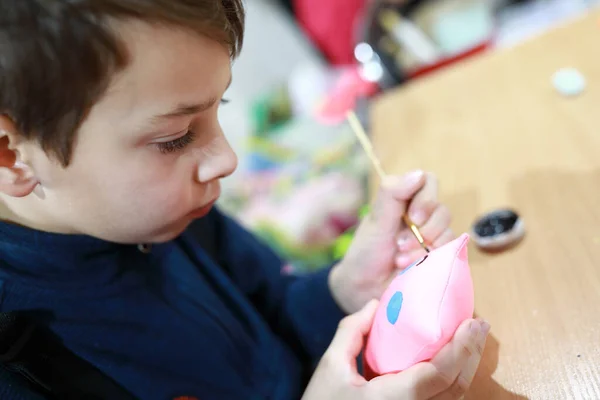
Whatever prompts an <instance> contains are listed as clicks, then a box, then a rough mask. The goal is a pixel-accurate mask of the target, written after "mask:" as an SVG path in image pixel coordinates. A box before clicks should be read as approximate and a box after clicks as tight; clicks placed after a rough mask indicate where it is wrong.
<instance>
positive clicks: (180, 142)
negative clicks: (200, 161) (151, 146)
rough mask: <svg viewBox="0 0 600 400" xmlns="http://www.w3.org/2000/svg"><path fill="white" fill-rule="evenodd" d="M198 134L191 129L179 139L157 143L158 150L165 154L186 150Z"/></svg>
mask: <svg viewBox="0 0 600 400" xmlns="http://www.w3.org/2000/svg"><path fill="white" fill-rule="evenodd" d="M195 138H196V134H195V133H194V132H192V131H190V130H188V131H187V133H186V134H185V135H183V136H181V137H179V138H177V139H174V140H171V141H170V142H163V143H156V146H157V147H158V150H160V152H161V153H163V154H168V153H174V152H177V151H182V150H184V149H185V148H186V147H187V146H188V145H190V144H192V143H193V142H194V139H195Z"/></svg>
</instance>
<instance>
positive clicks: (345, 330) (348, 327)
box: [330, 300, 379, 357]
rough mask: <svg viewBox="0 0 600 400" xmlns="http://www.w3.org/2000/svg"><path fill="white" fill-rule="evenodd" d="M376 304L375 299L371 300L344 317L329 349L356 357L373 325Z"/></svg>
mask: <svg viewBox="0 0 600 400" xmlns="http://www.w3.org/2000/svg"><path fill="white" fill-rule="evenodd" d="M378 304H379V302H378V301H377V300H371V301H370V302H368V303H367V304H366V305H365V306H364V307H363V308H362V309H361V310H360V311H357V312H356V313H354V314H351V315H349V316H347V317H345V318H344V319H343V320H342V321H341V322H340V325H339V327H338V330H337V332H336V333H335V336H334V338H333V340H332V341H331V345H330V350H331V351H335V352H339V353H341V354H344V356H350V357H357V356H358V354H359V353H360V351H361V350H362V346H363V340H364V337H365V336H366V335H367V334H368V333H369V331H370V330H371V326H372V325H373V319H374V318H375V312H376V311H377V305H378Z"/></svg>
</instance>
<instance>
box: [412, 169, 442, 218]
mask: <svg viewBox="0 0 600 400" xmlns="http://www.w3.org/2000/svg"><path fill="white" fill-rule="evenodd" d="M438 203H439V201H438V182H437V179H436V177H435V176H434V175H432V174H426V175H425V179H424V185H423V186H422V188H421V189H420V190H419V191H418V192H416V193H415V194H414V197H412V199H411V201H410V207H409V209H408V217H409V218H410V219H411V221H412V222H414V223H415V224H416V225H417V226H423V224H425V222H427V220H428V219H429V218H430V217H431V214H432V213H433V212H434V210H435V209H436V208H437V206H438Z"/></svg>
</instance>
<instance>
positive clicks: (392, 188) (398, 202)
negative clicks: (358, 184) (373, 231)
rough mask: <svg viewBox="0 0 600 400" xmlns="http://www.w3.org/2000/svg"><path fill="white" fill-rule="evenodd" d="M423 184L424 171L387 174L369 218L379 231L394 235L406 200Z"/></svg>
mask: <svg viewBox="0 0 600 400" xmlns="http://www.w3.org/2000/svg"><path fill="white" fill-rule="evenodd" d="M423 185H425V173H423V171H413V172H410V173H408V174H406V175H404V176H402V177H398V176H389V177H387V178H386V179H385V180H384V181H383V182H382V183H381V187H380V189H379V192H378V193H377V197H376V199H375V203H374V204H373V208H372V210H371V213H370V214H369V215H370V219H371V220H372V221H373V222H374V223H375V224H376V225H377V230H378V231H379V232H384V234H386V235H387V234H389V235H396V233H397V232H398V229H399V228H400V225H401V224H402V216H403V215H404V213H405V212H406V205H407V203H408V201H410V199H411V198H412V197H413V196H414V195H415V193H417V192H418V191H419V190H421V188H422V187H423Z"/></svg>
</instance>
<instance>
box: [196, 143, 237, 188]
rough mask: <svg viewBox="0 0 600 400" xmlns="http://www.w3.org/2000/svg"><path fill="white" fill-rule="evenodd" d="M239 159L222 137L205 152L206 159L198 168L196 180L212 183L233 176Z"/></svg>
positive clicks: (204, 158)
mask: <svg viewBox="0 0 600 400" xmlns="http://www.w3.org/2000/svg"><path fill="white" fill-rule="evenodd" d="M237 164H238V158H237V155H236V154H235V152H234V151H233V149H232V148H231V146H230V145H229V142H228V141H227V139H225V137H223V136H221V137H219V138H217V139H215V141H214V142H213V143H211V145H210V147H209V148H208V149H206V150H205V151H204V157H203V158H202V160H201V161H200V165H199V166H198V176H197V177H196V179H197V180H198V182H200V183H206V182H211V181H213V180H215V179H220V178H225V177H227V176H229V175H231V174H232V173H233V172H234V171H235V169H236V168H237Z"/></svg>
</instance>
